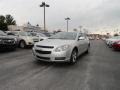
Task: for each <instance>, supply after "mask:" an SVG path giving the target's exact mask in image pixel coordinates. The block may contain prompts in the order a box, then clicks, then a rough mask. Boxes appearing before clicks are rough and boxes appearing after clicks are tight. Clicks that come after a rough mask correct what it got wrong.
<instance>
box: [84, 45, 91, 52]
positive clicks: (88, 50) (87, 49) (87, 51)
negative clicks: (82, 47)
mask: <svg viewBox="0 0 120 90" xmlns="http://www.w3.org/2000/svg"><path fill="white" fill-rule="evenodd" d="M89 49H90V44H89V45H88V48H87V50H86V52H85V53H89Z"/></svg>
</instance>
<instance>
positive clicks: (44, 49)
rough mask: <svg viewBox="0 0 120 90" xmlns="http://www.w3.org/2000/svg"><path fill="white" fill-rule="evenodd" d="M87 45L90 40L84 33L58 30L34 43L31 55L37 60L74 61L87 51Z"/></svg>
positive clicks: (88, 45)
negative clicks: (58, 31)
mask: <svg viewBox="0 0 120 90" xmlns="http://www.w3.org/2000/svg"><path fill="white" fill-rule="evenodd" d="M89 47H90V42H89V39H88V37H87V36H86V35H85V34H83V33H79V32H60V33H57V34H55V35H53V36H51V37H50V38H48V39H45V40H43V41H41V42H38V43H35V45H34V47H33V55H34V57H35V59H37V60H43V61H48V62H59V61H63V62H71V63H75V62H76V60H77V57H78V56H79V55H80V54H82V53H84V52H88V51H89Z"/></svg>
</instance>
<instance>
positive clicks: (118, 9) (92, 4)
mask: <svg viewBox="0 0 120 90" xmlns="http://www.w3.org/2000/svg"><path fill="white" fill-rule="evenodd" d="M42 1H45V2H46V3H47V4H49V5H50V7H49V8H46V26H47V28H48V29H49V30H58V29H61V30H66V21H65V18H66V17H70V18H71V20H70V21H69V30H70V31H72V30H73V29H74V28H76V29H78V30H79V26H82V27H83V28H85V29H87V30H88V32H96V33H106V32H111V31H112V32H114V31H115V30H117V29H118V31H119V29H120V5H119V4H120V0H0V15H6V14H11V15H12V16H13V17H14V18H15V20H16V22H17V25H23V24H25V23H27V22H30V23H31V24H32V25H36V24H39V25H40V26H41V27H43V8H41V7H39V5H40V4H41V3H42Z"/></svg>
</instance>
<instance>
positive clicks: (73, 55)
mask: <svg viewBox="0 0 120 90" xmlns="http://www.w3.org/2000/svg"><path fill="white" fill-rule="evenodd" d="M77 54H78V53H77V50H76V49H73V51H72V54H71V58H70V63H71V64H75V63H76V62H77Z"/></svg>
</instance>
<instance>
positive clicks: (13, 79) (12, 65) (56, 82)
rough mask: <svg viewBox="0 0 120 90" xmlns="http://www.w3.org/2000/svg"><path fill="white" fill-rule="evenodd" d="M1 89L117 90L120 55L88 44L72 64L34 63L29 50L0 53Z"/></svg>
mask: <svg viewBox="0 0 120 90" xmlns="http://www.w3.org/2000/svg"><path fill="white" fill-rule="evenodd" d="M0 90H120V52H116V51H113V50H112V49H109V48H108V47H107V46H106V45H105V43H104V42H103V41H101V40H96V41H91V49H90V53H89V54H84V55H82V56H80V57H79V60H78V62H77V63H76V64H75V65H69V64H67V63H47V62H37V61H35V60H34V59H33V56H32V51H31V49H24V50H21V49H17V50H16V51H13V52H4V53H0Z"/></svg>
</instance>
